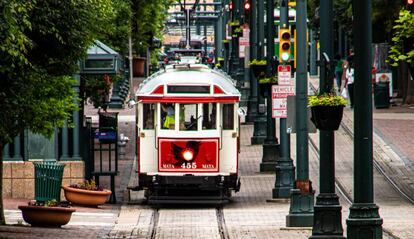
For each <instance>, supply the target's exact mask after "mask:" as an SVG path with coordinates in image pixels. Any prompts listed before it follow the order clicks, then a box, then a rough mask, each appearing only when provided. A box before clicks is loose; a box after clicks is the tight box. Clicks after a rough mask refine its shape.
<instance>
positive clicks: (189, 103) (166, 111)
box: [135, 63, 244, 204]
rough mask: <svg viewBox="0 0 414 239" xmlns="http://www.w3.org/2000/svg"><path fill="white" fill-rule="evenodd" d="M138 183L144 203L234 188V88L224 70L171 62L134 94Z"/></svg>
mask: <svg viewBox="0 0 414 239" xmlns="http://www.w3.org/2000/svg"><path fill="white" fill-rule="evenodd" d="M135 100H136V122H137V124H136V135H137V150H136V151H137V160H138V162H137V165H138V169H137V172H138V179H139V186H138V189H142V190H144V191H145V193H144V195H145V197H146V199H147V201H148V203H149V204H159V203H185V202H194V203H197V202H201V203H208V202H212V203H225V202H228V201H229V200H230V198H231V193H232V191H235V192H237V191H239V189H240V178H239V175H238V155H239V151H240V133H239V132H240V123H239V122H240V119H239V117H240V115H243V114H244V111H243V110H242V108H239V101H240V93H239V91H238V90H237V89H236V87H235V82H234V81H233V80H232V79H231V78H230V77H229V76H228V75H227V74H226V73H224V72H222V71H220V70H217V69H211V68H209V67H208V66H206V65H202V64H190V63H186V64H173V65H167V66H165V68H164V69H162V70H160V71H159V72H157V73H155V74H153V75H152V76H150V77H149V78H147V79H146V80H144V81H143V83H141V84H140V86H139V88H138V90H137V92H136V94H135Z"/></svg>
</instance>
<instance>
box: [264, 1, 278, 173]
mask: <svg viewBox="0 0 414 239" xmlns="http://www.w3.org/2000/svg"><path fill="white" fill-rule="evenodd" d="M273 11H274V1H273V0H268V1H267V11H266V26H267V37H266V61H267V69H266V76H267V77H269V78H271V77H274V74H275V71H276V67H275V66H276V62H275V57H274V54H275V53H274V52H275V30H276V28H275V17H274V14H273ZM267 90H268V94H267V100H266V102H267V105H266V108H267V137H266V139H265V142H264V144H263V158H262V162H261V163H260V172H274V171H275V169H276V160H277V159H278V157H279V143H278V139H277V138H276V121H275V119H274V118H273V117H272V89H271V88H270V89H267Z"/></svg>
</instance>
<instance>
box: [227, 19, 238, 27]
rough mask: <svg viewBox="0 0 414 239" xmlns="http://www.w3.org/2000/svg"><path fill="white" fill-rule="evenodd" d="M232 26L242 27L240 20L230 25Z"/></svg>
mask: <svg viewBox="0 0 414 239" xmlns="http://www.w3.org/2000/svg"><path fill="white" fill-rule="evenodd" d="M229 25H230V26H240V21H239V20H235V21H232V22H230V23H229Z"/></svg>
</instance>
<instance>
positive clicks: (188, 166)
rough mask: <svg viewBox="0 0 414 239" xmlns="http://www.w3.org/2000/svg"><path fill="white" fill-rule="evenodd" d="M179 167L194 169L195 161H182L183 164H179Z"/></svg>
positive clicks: (195, 166)
mask: <svg viewBox="0 0 414 239" xmlns="http://www.w3.org/2000/svg"><path fill="white" fill-rule="evenodd" d="M181 168H183V169H196V168H197V164H196V163H183V164H181Z"/></svg>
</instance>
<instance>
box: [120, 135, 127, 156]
mask: <svg viewBox="0 0 414 239" xmlns="http://www.w3.org/2000/svg"><path fill="white" fill-rule="evenodd" d="M128 141H129V138H128V137H127V136H125V135H124V134H120V136H119V140H118V154H119V159H125V154H126V152H125V151H126V144H127V143H128Z"/></svg>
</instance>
